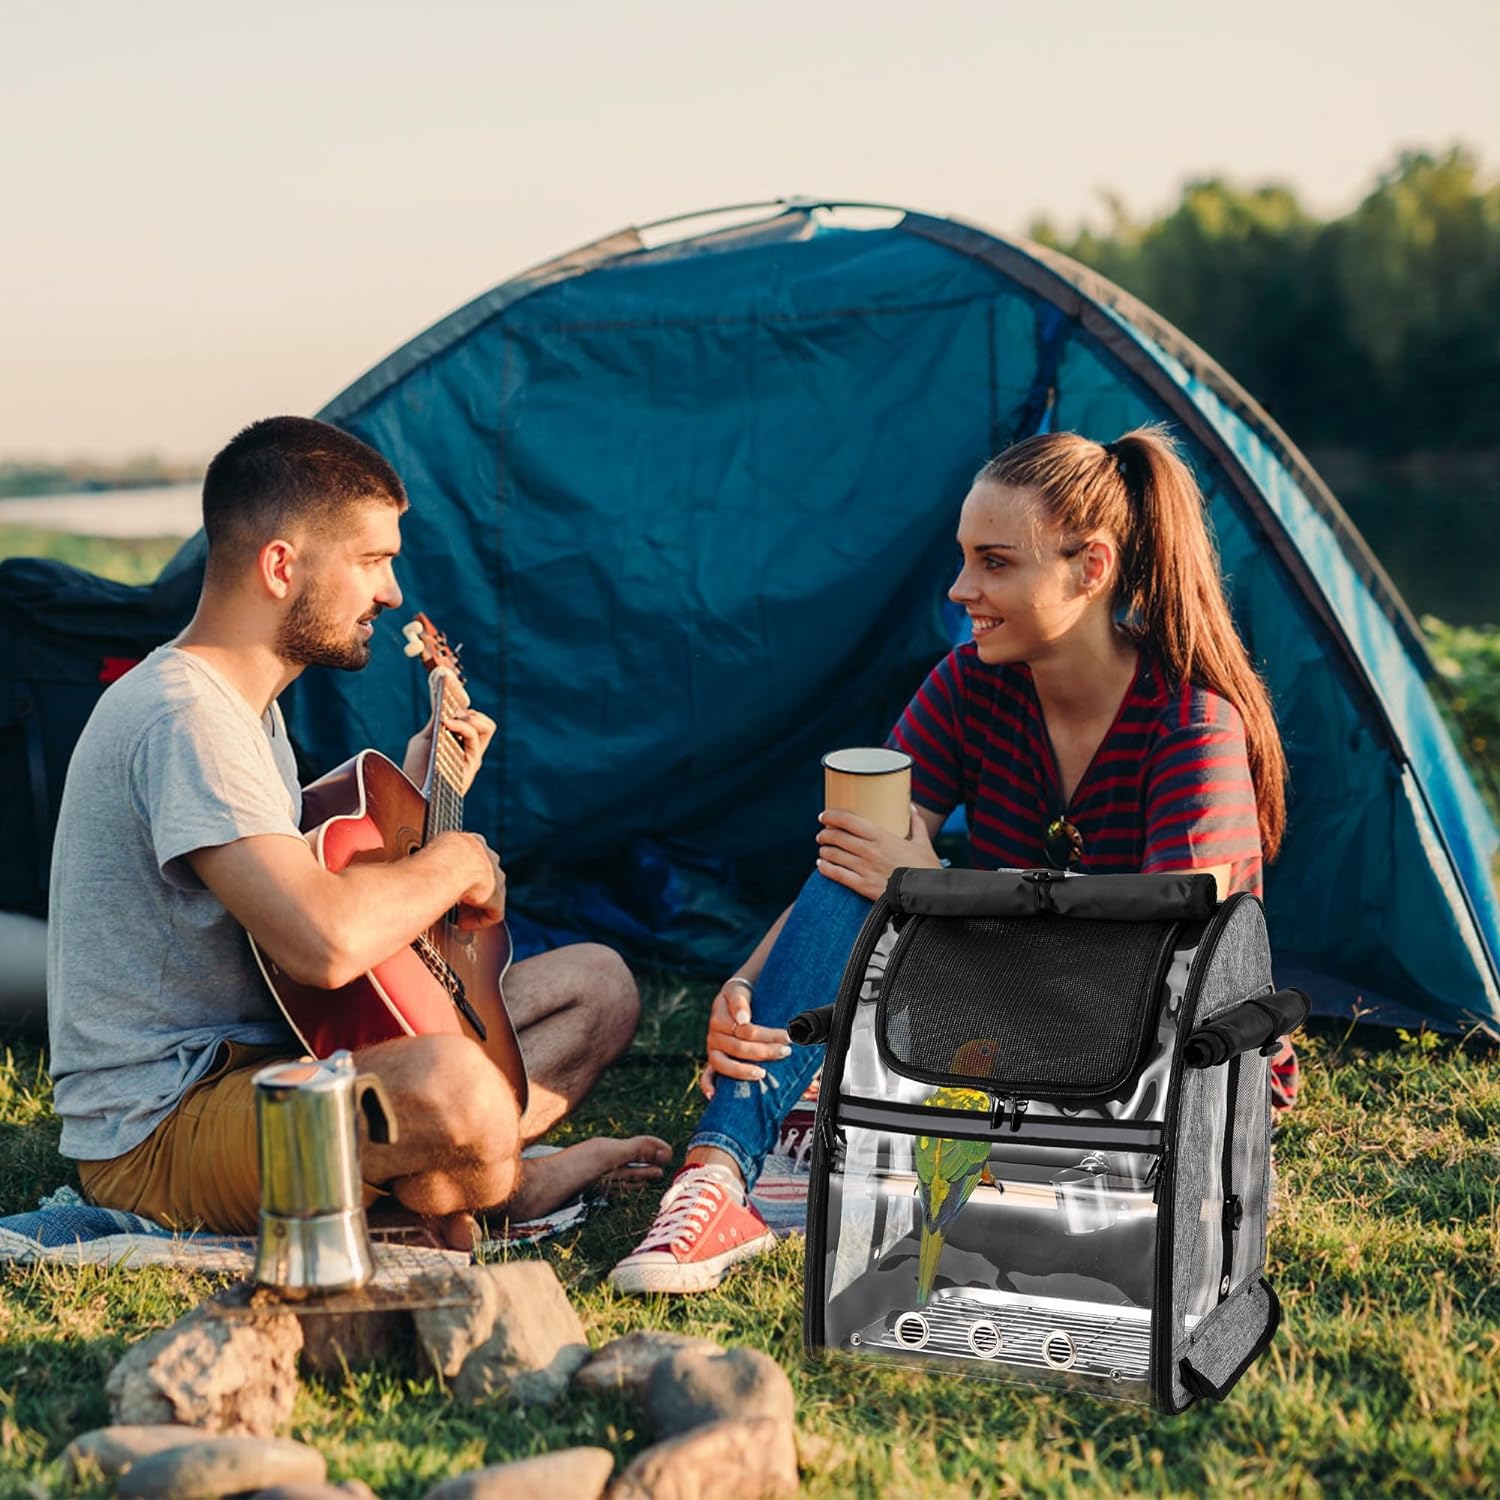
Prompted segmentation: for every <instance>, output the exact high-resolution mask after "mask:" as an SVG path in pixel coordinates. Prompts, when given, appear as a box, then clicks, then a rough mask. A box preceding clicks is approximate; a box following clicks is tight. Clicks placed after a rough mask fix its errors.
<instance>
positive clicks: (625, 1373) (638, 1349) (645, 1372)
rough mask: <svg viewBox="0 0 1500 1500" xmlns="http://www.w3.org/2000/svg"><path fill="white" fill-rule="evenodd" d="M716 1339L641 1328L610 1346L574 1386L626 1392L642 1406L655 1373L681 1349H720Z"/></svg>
mask: <svg viewBox="0 0 1500 1500" xmlns="http://www.w3.org/2000/svg"><path fill="white" fill-rule="evenodd" d="M718 1347H719V1346H718V1345H717V1344H716V1343H714V1341H713V1340H712V1339H699V1338H693V1337H692V1336H691V1335H689V1334H686V1333H658V1332H656V1331H655V1330H653V1329H640V1330H638V1331H637V1332H635V1333H627V1334H626V1335H625V1336H624V1337H623V1338H618V1339H615V1340H613V1341H612V1342H611V1343H608V1344H606V1345H605V1346H604V1347H603V1348H602V1349H600V1350H599V1352H598V1353H597V1354H595V1355H594V1357H593V1358H592V1359H591V1360H590V1361H589V1362H588V1363H587V1364H586V1365H585V1366H584V1367H583V1368H582V1369H581V1370H580V1371H579V1372H578V1373H577V1374H576V1375H575V1376H574V1377H573V1384H574V1385H575V1386H576V1387H577V1388H578V1389H579V1390H581V1391H587V1392H588V1393H589V1394H590V1395H605V1394H609V1395H613V1394H614V1393H615V1392H616V1391H623V1392H624V1393H625V1395H626V1396H628V1397H629V1398H630V1399H631V1400H632V1401H634V1402H636V1403H637V1404H638V1405H639V1404H641V1403H643V1402H644V1401H645V1399H646V1382H647V1381H648V1380H650V1378H651V1372H652V1371H653V1370H654V1369H655V1368H656V1367H657V1365H659V1364H660V1363H661V1362H662V1360H664V1359H666V1357H667V1356H668V1355H669V1354H675V1353H676V1352H677V1351H678V1350H679V1349H701V1350H703V1351H704V1352H709V1351H712V1350H717V1349H718Z"/></svg>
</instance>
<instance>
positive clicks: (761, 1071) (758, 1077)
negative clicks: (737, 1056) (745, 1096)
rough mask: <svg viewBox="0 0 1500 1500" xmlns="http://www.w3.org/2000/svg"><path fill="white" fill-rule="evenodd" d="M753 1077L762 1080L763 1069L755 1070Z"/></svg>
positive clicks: (764, 1072)
mask: <svg viewBox="0 0 1500 1500" xmlns="http://www.w3.org/2000/svg"><path fill="white" fill-rule="evenodd" d="M755 1076H756V1078H757V1079H761V1078H764V1077H765V1076H766V1070H765V1069H764V1068H757V1069H756V1070H755Z"/></svg>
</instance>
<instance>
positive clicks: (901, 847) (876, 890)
mask: <svg viewBox="0 0 1500 1500" xmlns="http://www.w3.org/2000/svg"><path fill="white" fill-rule="evenodd" d="M818 821H819V822H820V823H821V824H822V825H823V827H822V828H821V829H820V830H819V833H818V873H819V874H821V875H826V876H827V877H828V878H829V879H830V880H833V881H836V882H837V883H838V884H839V885H846V886H848V887H849V889H850V890H851V891H857V892H858V893H859V894H860V895H861V896H863V897H865V899H866V900H868V901H876V900H878V899H879V898H880V895H881V893H882V892H883V891H884V890H885V883H886V881H887V880H889V879H890V877H891V871H892V870H896V869H901V868H903V867H906V866H910V867H911V868H913V869H918V870H935V869H937V868H938V867H939V866H940V865H941V864H942V860H940V859H939V858H938V856H937V851H936V850H935V849H934V848H933V847H932V835H931V834H930V833H929V832H928V828H927V822H926V819H924V817H923V816H922V812H921V810H920V809H919V808H917V807H916V806H913V807H912V810H911V832H910V835H909V836H908V837H907V838H904V839H903V838H897V837H896V835H895V834H894V833H891V832H890V831H889V830H888V829H885V828H882V827H880V826H879V824H877V823H872V822H870V820H869V819H868V818H861V817H857V816H856V815H855V814H854V813H850V812H823V813H819V814H818Z"/></svg>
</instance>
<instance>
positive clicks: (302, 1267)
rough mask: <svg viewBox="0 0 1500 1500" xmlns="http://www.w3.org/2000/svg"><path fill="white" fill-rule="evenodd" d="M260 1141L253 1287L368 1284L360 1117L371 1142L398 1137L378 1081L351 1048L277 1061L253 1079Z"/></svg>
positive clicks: (291, 1291) (330, 1288) (287, 1289)
mask: <svg viewBox="0 0 1500 1500" xmlns="http://www.w3.org/2000/svg"><path fill="white" fill-rule="evenodd" d="M251 1081H252V1083H253V1084H254V1087H255V1129H256V1135H257V1137H258V1140H259V1144H260V1240H259V1243H258V1244H257V1246H256V1251H255V1272H254V1276H255V1280H256V1281H257V1282H259V1283H260V1284H261V1285H262V1286H269V1287H275V1288H276V1289H277V1290H278V1291H280V1292H281V1293H282V1294H283V1295H284V1296H288V1297H310V1296H315V1295H317V1294H318V1293H320V1292H336V1291H348V1290H350V1289H352V1288H354V1287H358V1286H362V1285H364V1283H365V1282H366V1281H368V1280H369V1279H370V1276H371V1275H372V1274H373V1271H374V1261H373V1259H372V1257H371V1254H370V1232H369V1226H368V1225H367V1224H366V1222H365V1210H364V1198H363V1182H362V1179H361V1177H360V1170H359V1136H358V1133H357V1130H356V1111H357V1110H360V1109H363V1111H364V1113H365V1118H366V1121H367V1123H368V1127H369V1136H370V1139H371V1140H372V1141H382V1142H389V1141H394V1140H395V1139H396V1119H395V1115H394V1113H393V1111H392V1110H391V1106H390V1101H389V1099H388V1098H387V1097H386V1094H385V1091H384V1089H382V1088H381V1086H380V1082H379V1080H378V1079H376V1078H375V1077H373V1076H372V1075H371V1074H368V1073H357V1072H356V1071H355V1068H354V1059H353V1058H352V1057H351V1056H350V1055H349V1054H348V1053H347V1052H344V1051H339V1052H335V1053H334V1054H333V1056H332V1057H330V1058H328V1059H326V1060H325V1061H323V1062H314V1061H312V1060H311V1059H308V1060H305V1061H302V1062H284V1063H273V1064H272V1065H271V1066H270V1067H266V1068H262V1069H261V1070H260V1071H259V1072H258V1073H256V1075H255V1077H254V1078H253V1079H252V1080H251Z"/></svg>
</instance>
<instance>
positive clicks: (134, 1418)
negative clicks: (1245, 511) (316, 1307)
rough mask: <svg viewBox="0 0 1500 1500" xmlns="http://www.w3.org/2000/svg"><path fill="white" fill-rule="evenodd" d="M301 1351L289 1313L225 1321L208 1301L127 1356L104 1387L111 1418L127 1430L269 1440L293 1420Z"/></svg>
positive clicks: (265, 1311)
mask: <svg viewBox="0 0 1500 1500" xmlns="http://www.w3.org/2000/svg"><path fill="white" fill-rule="evenodd" d="M301 1347H302V1329H301V1327H300V1325H299V1324H298V1322H297V1319H296V1318H295V1317H294V1316H293V1315H292V1314H291V1313H290V1312H287V1311H284V1310H281V1309H279V1308H263V1309H259V1310H257V1311H255V1312H253V1313H250V1314H247V1315H246V1316H243V1317H234V1318H230V1317H225V1316H223V1315H222V1314H221V1313H219V1312H218V1311H216V1310H215V1308H214V1306H213V1304H212V1303H206V1304H204V1305H203V1306H201V1307H196V1308H194V1309H193V1311H192V1312H190V1313H188V1314H187V1315H186V1316H184V1317H182V1318H179V1319H178V1320H177V1322H175V1323H174V1324H172V1326H171V1327H170V1328H163V1329H161V1330H160V1331H159V1332H157V1333H153V1334H150V1335H148V1336H147V1337H146V1338H144V1339H142V1340H141V1341H140V1342H139V1343H138V1344H135V1345H133V1346H132V1347H131V1348H129V1349H127V1350H126V1351H125V1354H124V1356H123V1357H122V1358H121V1359H120V1362H119V1363H118V1364H117V1365H116V1366H115V1367H114V1369H112V1370H111V1371H110V1372H109V1378H108V1379H107V1380H106V1381H105V1384H104V1394H105V1396H106V1398H107V1399H108V1401H109V1414H110V1416H111V1418H112V1419H113V1420H114V1422H116V1423H117V1424H125V1425H131V1426H134V1425H150V1426H158V1425H161V1424H164V1423H178V1424H181V1425H182V1426H184V1427H200V1428H202V1429H204V1430H205V1431H207V1432H225V1433H243V1434H250V1435H260V1436H269V1435H270V1434H271V1433H273V1432H275V1431H276V1429H277V1428H279V1427H282V1426H284V1425H285V1424H286V1423H287V1422H288V1421H289V1420H290V1418H291V1415H292V1401H293V1400H294V1398H295V1397H296V1394H297V1353H298V1351H299V1350H300V1349H301Z"/></svg>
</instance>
